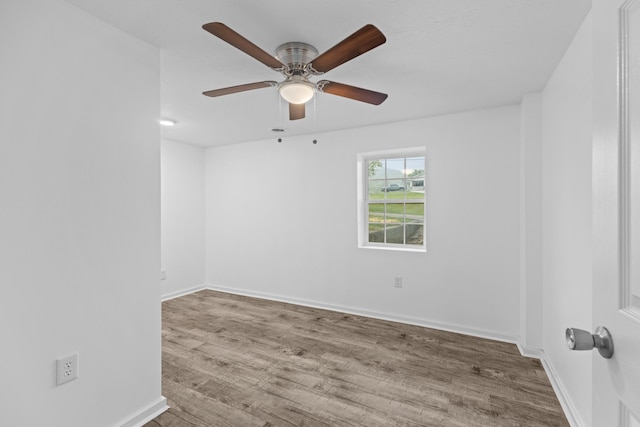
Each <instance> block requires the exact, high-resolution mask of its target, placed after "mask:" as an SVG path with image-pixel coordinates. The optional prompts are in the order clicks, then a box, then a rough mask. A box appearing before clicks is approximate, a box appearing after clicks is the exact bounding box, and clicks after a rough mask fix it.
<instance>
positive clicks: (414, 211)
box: [405, 203, 424, 222]
mask: <svg viewBox="0 0 640 427" xmlns="http://www.w3.org/2000/svg"><path fill="white" fill-rule="evenodd" d="M405 206H406V208H405V212H406V214H407V216H406V221H407V222H424V203H407V204H406V205H405Z"/></svg>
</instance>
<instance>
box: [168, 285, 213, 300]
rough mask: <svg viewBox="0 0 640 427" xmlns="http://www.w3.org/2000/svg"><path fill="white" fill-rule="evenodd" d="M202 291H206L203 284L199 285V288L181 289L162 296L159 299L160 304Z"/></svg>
mask: <svg viewBox="0 0 640 427" xmlns="http://www.w3.org/2000/svg"><path fill="white" fill-rule="evenodd" d="M203 289H207V286H206V285H205V284H204V283H203V284H202V285H199V286H194V287H192V288H188V289H183V290H180V291H176V292H171V293H168V294H166V295H162V297H161V299H162V302H164V301H169V300H170V299H174V298H178V297H182V296H185V295H189V294H192V293H194V292H198V291H201V290H203Z"/></svg>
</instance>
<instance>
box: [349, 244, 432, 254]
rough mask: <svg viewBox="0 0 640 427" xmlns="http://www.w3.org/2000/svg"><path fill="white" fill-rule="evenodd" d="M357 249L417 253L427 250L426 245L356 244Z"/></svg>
mask: <svg viewBox="0 0 640 427" xmlns="http://www.w3.org/2000/svg"><path fill="white" fill-rule="evenodd" d="M358 249H374V250H378V251H395V252H418V253H426V252H427V248H426V247H420V248H408V247H395V246H374V245H358Z"/></svg>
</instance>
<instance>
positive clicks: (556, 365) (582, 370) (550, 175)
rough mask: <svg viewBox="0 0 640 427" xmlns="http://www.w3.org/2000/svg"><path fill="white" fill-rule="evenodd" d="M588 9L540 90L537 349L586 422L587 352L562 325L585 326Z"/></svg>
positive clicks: (588, 277) (588, 279)
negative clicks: (572, 348)
mask: <svg viewBox="0 0 640 427" xmlns="http://www.w3.org/2000/svg"><path fill="white" fill-rule="evenodd" d="M592 61H593V58H592V29H591V16H590V15H589V17H587V19H586V20H585V22H584V24H583V25H582V27H581V28H580V30H579V31H578V33H577V34H576V36H575V38H574V40H573V42H572V44H571V46H570V47H569V49H568V50H567V52H566V54H565V56H564V57H563V59H562V61H561V62H560V64H559V65H558V67H557V69H556V70H555V72H554V74H553V76H552V77H551V79H550V80H549V82H548V84H547V86H546V88H545V90H544V92H543V101H542V107H543V119H542V122H543V132H542V139H543V145H542V176H543V180H542V185H543V187H542V194H543V283H544V284H543V295H544V296H543V301H544V303H543V307H544V337H543V341H544V352H545V356H546V359H547V361H548V363H549V365H550V366H551V367H552V369H553V370H554V371H555V374H556V377H557V379H558V380H559V384H560V386H561V388H562V389H563V393H565V394H566V396H567V397H568V400H569V404H570V405H572V408H571V409H572V411H573V412H574V413H575V415H576V418H577V422H578V423H579V425H585V426H589V425H591V358H592V354H591V352H569V351H568V350H567V346H566V343H565V338H564V331H565V328H567V327H578V328H582V329H587V330H590V329H591V327H592V315H591V313H592V311H591V310H592V297H591V293H592V240H591V239H592V218H591V216H592V207H591V161H592V155H591V147H592V70H593V66H592Z"/></svg>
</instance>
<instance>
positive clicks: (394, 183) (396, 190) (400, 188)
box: [383, 179, 404, 199]
mask: <svg viewBox="0 0 640 427" xmlns="http://www.w3.org/2000/svg"><path fill="white" fill-rule="evenodd" d="M383 191H384V192H385V193H386V194H387V199H404V180H402V179H390V180H387V185H386V187H384V189H383Z"/></svg>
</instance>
